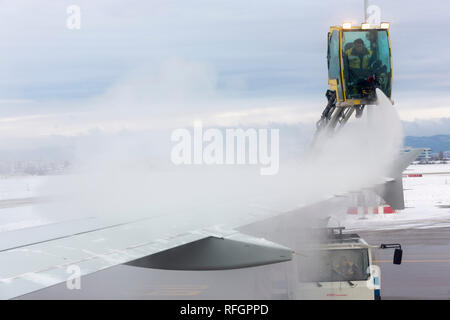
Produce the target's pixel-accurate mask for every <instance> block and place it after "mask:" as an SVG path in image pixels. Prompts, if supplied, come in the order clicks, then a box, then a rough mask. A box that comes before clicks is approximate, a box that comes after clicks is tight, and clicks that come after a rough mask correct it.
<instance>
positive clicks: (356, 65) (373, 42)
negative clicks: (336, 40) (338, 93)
mask: <svg viewBox="0 0 450 320" xmlns="http://www.w3.org/2000/svg"><path fill="white" fill-rule="evenodd" d="M342 59H343V66H344V79H345V84H346V85H345V93H346V96H347V98H350V99H361V98H367V96H368V95H370V92H369V91H370V88H371V87H372V86H371V85H370V84H369V83H368V81H367V79H370V78H372V77H374V78H375V79H376V81H378V85H379V87H380V89H381V90H382V91H383V92H384V94H385V95H386V96H387V97H390V96H391V55H390V48H389V38H388V34H387V31H386V30H367V31H361V30H352V31H344V32H343V35H342Z"/></svg>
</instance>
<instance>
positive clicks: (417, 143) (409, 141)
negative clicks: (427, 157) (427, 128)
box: [404, 134, 450, 153]
mask: <svg viewBox="0 0 450 320" xmlns="http://www.w3.org/2000/svg"><path fill="white" fill-rule="evenodd" d="M404 146H408V147H413V148H431V152H433V153H438V152H440V151H449V150H450V135H443V134H440V135H436V136H429V137H414V136H406V137H405V139H404Z"/></svg>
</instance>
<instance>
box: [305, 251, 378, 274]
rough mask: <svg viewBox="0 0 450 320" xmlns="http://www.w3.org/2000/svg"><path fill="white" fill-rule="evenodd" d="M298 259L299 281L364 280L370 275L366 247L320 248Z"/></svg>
mask: <svg viewBox="0 0 450 320" xmlns="http://www.w3.org/2000/svg"><path fill="white" fill-rule="evenodd" d="M299 259H300V260H299V265H298V266H299V275H300V281H301V282H336V281H365V280H367V279H368V278H369V276H370V274H369V254H368V250H367V249H340V250H322V251H316V252H311V253H309V254H307V255H305V256H302V257H300V258H299Z"/></svg>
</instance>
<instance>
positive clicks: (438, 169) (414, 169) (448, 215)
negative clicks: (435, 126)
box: [341, 164, 450, 230]
mask: <svg viewBox="0 0 450 320" xmlns="http://www.w3.org/2000/svg"><path fill="white" fill-rule="evenodd" d="M405 173H423V175H422V177H404V178H403V187H404V189H405V191H404V195H405V206H406V208H405V209H404V210H399V211H397V212H396V213H394V214H378V215H374V214H369V215H367V216H366V217H367V219H360V217H357V216H352V215H346V216H345V218H344V219H342V220H341V223H342V224H343V225H345V226H346V229H354V230H385V229H405V228H436V227H450V164H430V165H411V166H410V167H408V169H407V170H406V171H405Z"/></svg>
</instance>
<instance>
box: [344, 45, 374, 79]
mask: <svg viewBox="0 0 450 320" xmlns="http://www.w3.org/2000/svg"><path fill="white" fill-rule="evenodd" d="M344 59H345V60H346V61H345V62H346V63H345V64H346V66H347V67H348V70H347V71H348V75H349V80H350V82H357V81H358V80H360V79H365V78H366V77H368V76H370V64H371V61H372V51H371V50H369V49H367V48H366V46H365V45H364V41H363V40H362V39H360V38H358V39H356V40H355V41H353V46H352V47H351V48H350V49H348V50H346V51H345V57H344Z"/></svg>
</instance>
